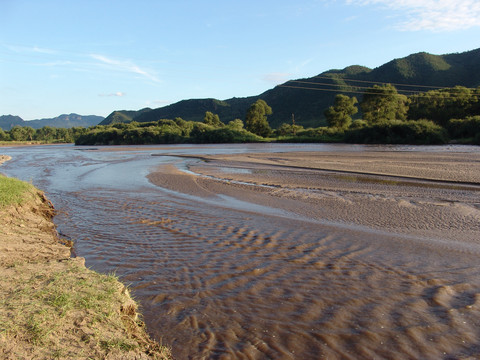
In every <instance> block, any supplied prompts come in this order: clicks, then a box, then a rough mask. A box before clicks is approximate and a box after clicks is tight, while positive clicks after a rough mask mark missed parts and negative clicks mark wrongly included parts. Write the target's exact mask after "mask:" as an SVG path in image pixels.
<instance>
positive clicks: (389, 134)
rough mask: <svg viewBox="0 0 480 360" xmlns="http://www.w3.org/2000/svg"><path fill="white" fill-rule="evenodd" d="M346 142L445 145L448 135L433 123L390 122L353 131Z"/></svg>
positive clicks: (346, 136)
mask: <svg viewBox="0 0 480 360" xmlns="http://www.w3.org/2000/svg"><path fill="white" fill-rule="evenodd" d="M345 141H346V142H349V143H362V144H445V143H446V142H448V134H447V131H446V130H445V129H444V128H443V127H441V126H440V125H436V124H435V123H433V122H432V121H427V120H418V121H414V120H410V121H390V122H385V123H381V124H377V125H373V126H369V127H363V128H358V129H351V130H349V131H347V132H346V133H345Z"/></svg>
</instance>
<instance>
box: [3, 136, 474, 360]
mask: <svg viewBox="0 0 480 360" xmlns="http://www.w3.org/2000/svg"><path fill="white" fill-rule="evenodd" d="M365 149H371V147H370V148H369V147H364V146H357V145H322V144H312V145H295V144H293V145H292V144H276V145H265V144H252V145H205V146H202V145H171V146H139V147H93V146H92V147H75V146H72V145H50V146H34V147H5V148H2V149H1V153H2V154H5V155H10V156H11V157H12V160H11V161H9V162H7V163H5V164H4V165H3V166H2V167H1V168H0V171H1V172H2V173H4V174H6V175H8V176H15V177H18V178H20V179H22V180H26V181H31V182H32V183H33V184H34V185H35V186H37V187H38V188H40V189H42V190H44V191H45V192H46V194H47V196H48V198H49V199H50V200H51V201H52V202H53V203H54V204H55V207H56V209H57V211H58V215H57V216H56V217H55V222H56V224H57V226H58V231H59V233H60V234H61V235H62V236H64V237H67V238H69V239H72V240H74V242H75V247H74V252H75V255H76V256H81V257H85V258H86V265H87V266H88V267H90V268H92V269H94V270H96V271H100V272H104V273H111V272H114V273H115V274H116V275H118V276H119V278H120V280H121V281H123V282H125V283H127V284H129V285H130V287H131V289H132V292H133V294H134V297H135V298H136V300H137V301H138V302H139V303H140V305H141V309H140V310H141V312H142V313H143V315H144V321H145V323H146V326H147V329H148V331H149V333H150V334H151V335H152V336H153V337H154V338H155V339H157V340H158V341H160V342H162V343H163V344H166V345H169V346H171V347H172V349H173V354H174V356H175V357H176V358H177V359H387V358H388V359H392V358H395V359H414V358H424V359H457V358H477V357H478V356H480V266H479V262H480V261H479V260H478V259H479V255H480V243H479V242H478V241H477V240H478V239H470V240H469V241H463V242H462V241H457V242H455V241H452V240H451V239H449V238H442V237H432V236H431V237H429V236H420V235H417V234H410V235H409V234H405V233H396V232H390V231H387V230H384V231H382V230H379V229H378V228H368V227H362V226H357V225H356V224H349V223H346V222H343V223H341V224H340V223H336V222H335V221H325V220H324V219H321V218H315V219H312V217H308V216H306V215H305V214H304V215H302V214H301V212H296V211H293V210H290V209H289V208H288V207H284V208H278V207H275V206H270V205H269V204H261V203H254V202H250V201H248V199H239V198H234V197H232V196H227V195H222V196H217V197H214V198H210V197H208V196H197V195H195V194H189V193H181V192H178V191H175V190H172V188H171V187H170V188H167V187H162V186H158V184H157V185H154V184H153V183H151V182H150V181H149V180H148V178H147V175H149V174H150V173H151V172H153V171H158V170H156V169H158V167H159V166H162V165H169V164H170V165H172V164H173V165H174V166H176V167H177V168H179V169H180V170H184V171H186V170H187V169H189V164H194V163H195V160H194V159H186V158H179V157H178V155H187V156H196V155H199V154H207V155H216V154H240V153H255V152H270V153H278V152H285V151H287V152H288V151H320V152H321V151H337V152H342V151H357V152H362V151H364V150H365ZM376 149H377V150H378V149H380V150H381V149H382V147H376ZM388 149H389V150H390V151H397V150H398V151H431V152H439V153H442V152H446V151H449V148H447V147H430V148H427V147H425V148H419V147H408V146H405V147H389V148H388ZM450 149H451V148H450ZM462 149H463V150H462V151H467V152H474V151H477V150H478V148H475V147H465V148H462ZM465 149H466V150H465ZM152 155H162V156H152ZM232 171H233V170H232ZM235 171H239V172H240V171H243V170H241V169H236V170H235ZM245 171H246V170H245ZM390 186H391V185H390ZM478 190H479V189H470V190H461V193H460V192H458V193H454V191H457V190H456V189H453V190H448V189H447V190H445V189H444V188H443V189H441V190H438V193H436V194H437V195H435V196H445V197H446V198H448V199H449V200H448V201H452V200H451V197H452V196H455V197H459V196H461V197H462V199H461V201H462V204H463V203H465V202H469V201H470V202H469V203H468V206H470V208H472V206H473V209H475V206H476V207H477V209H480V197H479V191H478ZM435 191H437V190H435ZM446 193H448V194H446ZM445 194H446V195H445ZM457 194H459V195H458V196H457ZM468 199H470V200H468ZM471 199H473V200H471ZM458 201H460V200H458ZM472 204H473V205H472ZM292 209H293V208H292ZM468 216H470V215H468ZM475 216H476V215H475ZM469 219H470V218H469ZM472 219H473V220H471V221H473V222H472V224H473V225H471V226H470V225H469V226H470V227H472V226H473V227H478V226H479V224H480V222H476V223H475V221H476V220H475V219H478V218H476V217H474V218H472ZM439 221H442V220H441V219H440V220H439ZM461 221H464V220H461ZM465 221H466V220H465ZM469 221H470V220H469Z"/></svg>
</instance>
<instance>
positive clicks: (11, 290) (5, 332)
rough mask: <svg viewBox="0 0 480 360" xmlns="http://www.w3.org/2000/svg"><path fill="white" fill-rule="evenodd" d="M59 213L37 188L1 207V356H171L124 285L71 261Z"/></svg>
mask: <svg viewBox="0 0 480 360" xmlns="http://www.w3.org/2000/svg"><path fill="white" fill-rule="evenodd" d="M6 160H8V157H6V156H0V163H1V162H4V161H6ZM0 176H1V175H0ZM54 213H55V210H54V208H53V205H52V204H51V202H50V201H49V200H48V199H47V198H46V197H45V196H44V194H43V193H42V192H40V191H38V190H34V191H32V192H31V193H29V194H27V195H26V199H25V201H24V202H23V203H22V205H17V206H8V207H6V208H0V299H1V300H0V358H2V359H54V358H58V359H92V358H94V359H167V358H169V351H168V350H167V349H165V348H163V347H161V346H160V345H159V344H157V343H155V342H153V341H152V340H151V339H150V338H149V337H148V335H147V334H146V333H145V330H144V328H143V323H142V322H141V321H140V320H139V319H138V314H137V305H136V303H135V302H134V301H133V300H132V299H131V297H130V295H129V292H128V290H127V289H126V288H125V286H124V285H123V284H121V283H120V282H119V281H118V280H117V278H116V277H115V276H107V275H101V274H98V273H95V272H93V271H90V270H88V269H87V268H86V267H85V265H84V264H85V261H84V259H83V258H71V257H70V248H69V247H67V246H66V244H65V243H62V241H61V240H60V239H59V238H58V236H57V232H56V230H55V226H54V224H53V222H52V217H53V215H54Z"/></svg>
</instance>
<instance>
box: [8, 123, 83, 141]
mask: <svg viewBox="0 0 480 360" xmlns="http://www.w3.org/2000/svg"><path fill="white" fill-rule="evenodd" d="M88 131H89V130H88V129H86V128H84V127H73V128H68V129H66V128H55V127H51V126H44V127H42V128H40V129H34V128H32V127H30V126H19V125H15V126H14V127H12V128H11V129H10V130H9V131H4V130H2V129H1V128H0V141H18V142H38V143H73V142H75V139H76V138H77V137H78V136H80V135H82V134H85V133H87V132H88Z"/></svg>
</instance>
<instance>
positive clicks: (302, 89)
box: [101, 49, 480, 127]
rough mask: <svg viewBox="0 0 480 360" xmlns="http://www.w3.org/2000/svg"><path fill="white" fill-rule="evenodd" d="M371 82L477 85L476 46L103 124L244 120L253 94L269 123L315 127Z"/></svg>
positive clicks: (125, 114)
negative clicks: (342, 97)
mask: <svg viewBox="0 0 480 360" xmlns="http://www.w3.org/2000/svg"><path fill="white" fill-rule="evenodd" d="M372 82H380V83H381V82H383V83H392V84H395V86H396V87H397V89H398V90H399V92H403V93H405V94H410V93H412V92H413V91H427V90H431V89H432V88H431V87H433V88H435V87H438V88H440V87H453V86H456V85H460V86H465V87H477V86H480V49H476V50H472V51H468V52H464V53H459V54H447V55H432V54H428V53H425V52H422V53H417V54H412V55H409V56H407V57H405V58H401V59H395V60H392V61H390V62H388V63H386V64H384V65H382V66H380V67H378V68H375V69H373V70H372V69H369V68H366V67H363V66H358V65H354V66H349V67H347V68H345V69H343V70H329V71H326V72H324V73H322V74H320V75H317V76H315V77H312V78H307V79H298V80H291V81H288V82H286V83H284V84H282V85H279V86H276V87H275V88H273V89H271V90H268V91H266V92H264V93H262V94H260V95H256V96H251V97H247V98H232V99H227V100H223V101H221V100H216V99H191V100H182V101H180V102H178V103H175V104H172V105H169V106H165V107H161V108H157V109H153V110H152V109H142V110H139V111H115V112H114V113H112V114H111V115H109V116H108V117H107V118H106V119H105V120H104V121H103V122H102V123H101V124H102V125H106V124H110V123H115V122H130V121H132V120H135V121H138V122H148V121H157V120H159V119H174V118H176V117H181V118H183V119H185V120H193V121H201V120H203V117H204V115H205V112H206V111H211V112H213V113H215V114H218V115H219V117H220V119H221V120H222V122H224V123H227V122H229V121H231V120H234V119H236V118H239V119H244V117H245V113H246V111H247V109H248V107H249V106H250V105H251V104H252V103H253V102H255V101H256V100H257V99H263V100H265V101H266V102H267V103H268V105H270V106H271V107H272V109H273V114H272V115H271V116H270V117H269V122H270V125H271V126H272V127H278V126H279V125H280V124H282V123H291V121H292V114H294V115H295V121H296V123H297V124H298V125H303V126H312V127H317V126H320V125H323V124H324V121H325V119H324V115H323V112H324V110H325V109H326V108H328V107H329V106H330V105H332V103H333V100H334V97H335V95H336V94H337V93H345V94H347V95H350V96H357V97H361V93H362V91H363V89H364V88H366V87H369V86H371V85H372ZM401 84H403V85H407V86H401ZM408 85H416V86H408Z"/></svg>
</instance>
